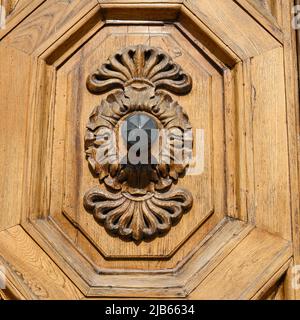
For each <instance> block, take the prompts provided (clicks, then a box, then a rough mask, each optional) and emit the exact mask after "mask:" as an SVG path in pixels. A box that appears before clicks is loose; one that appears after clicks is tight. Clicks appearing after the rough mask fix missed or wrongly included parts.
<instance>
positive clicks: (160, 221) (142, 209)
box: [84, 45, 193, 241]
mask: <svg viewBox="0 0 300 320" xmlns="http://www.w3.org/2000/svg"><path fill="white" fill-rule="evenodd" d="M87 87H88V89H89V90H90V92H91V93H94V94H97V93H102V92H105V91H108V90H111V89H115V88H121V90H118V91H116V92H115V93H113V94H110V95H109V96H108V97H107V98H106V100H102V101H101V103H100V104H99V105H98V106H96V107H95V109H94V110H93V112H92V114H91V116H90V118H89V122H88V124H87V132H86V135H85V149H86V154H87V159H88V161H89V165H90V167H91V168H92V171H93V173H94V174H96V175H98V176H99V180H100V182H103V183H104V184H105V185H106V187H107V188H106V190H101V189H100V188H98V187H97V186H96V187H93V188H92V189H90V190H89V191H87V193H86V194H85V196H84V206H85V208H86V209H87V210H89V211H92V212H93V214H94V218H95V220H96V221H98V222H100V223H103V224H104V226H105V228H106V230H108V231H109V232H112V233H117V234H118V235H119V236H121V237H126V238H132V239H134V240H135V241H140V240H142V239H143V238H153V237H155V236H156V235H157V234H163V233H166V232H167V231H169V230H170V228H171V225H172V224H175V223H177V222H179V220H180V219H181V217H182V215H183V213H185V212H187V211H188V210H189V209H190V208H191V207H192V203H193V196H192V194H191V193H190V192H189V191H188V190H186V189H178V188H176V187H172V184H174V183H176V182H177V181H178V179H179V176H180V175H184V172H185V169H186V167H187V166H188V161H189V158H191V152H192V140H191V139H192V132H191V125H190V122H189V120H188V115H187V114H186V113H185V112H184V111H183V109H182V107H181V106H180V105H179V104H178V103H177V102H176V101H174V100H173V99H172V97H171V96H170V95H168V94H167V93H166V91H169V92H174V93H177V94H186V93H189V92H190V91H191V88H192V79H191V77H190V76H189V75H187V74H186V73H185V72H184V71H183V70H182V69H181V67H180V66H179V65H178V64H176V63H174V62H173V61H172V58H171V57H170V56H168V54H166V53H165V52H163V51H162V50H161V49H159V48H155V47H149V46H145V45H137V46H132V47H127V48H123V49H121V51H119V52H117V53H115V54H114V55H113V56H111V57H110V58H109V60H108V61H107V62H106V63H104V64H103V65H102V66H101V67H100V68H99V69H98V70H97V71H95V72H94V73H92V74H91V75H90V76H89V77H88V79H87ZM188 133H190V140H189V141H186V140H187V136H188ZM142 134H145V135H146V136H145V135H144V136H143V135H142ZM130 135H131V136H132V137H130ZM133 135H134V136H133ZM137 137H138V138H139V140H140V141H137ZM129 138H132V142H131V143H129V142H128V139H129ZM148 138H149V139H148ZM148 140H149V141H148ZM137 143H141V144H142V145H141V147H138V148H137V149H136V150H134V147H135V146H136V145H137ZM155 148H158V149H159V150H158V151H157V152H156V153H155V156H154V151H155V150H154V149H155ZM132 151H133V152H132ZM137 152H138V153H139V156H137V155H136V154H137ZM121 153H122V155H121Z"/></svg>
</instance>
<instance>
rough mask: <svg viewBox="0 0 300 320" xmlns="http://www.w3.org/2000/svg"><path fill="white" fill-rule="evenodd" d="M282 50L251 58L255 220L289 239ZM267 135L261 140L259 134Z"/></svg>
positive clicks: (260, 225)
mask: <svg viewBox="0 0 300 320" xmlns="http://www.w3.org/2000/svg"><path fill="white" fill-rule="evenodd" d="M282 61H283V50H282V49H275V50H273V51H270V52H268V53H267V54H265V55H261V56H258V57H255V58H253V59H252V60H251V80H252V88H251V90H252V98H251V99H252V112H253V118H252V119H253V128H254V130H253V140H254V145H253V148H254V150H253V154H254V180H255V206H256V210H255V212H256V215H255V221H256V225H257V227H260V228H262V229H266V230H268V231H270V232H272V233H275V234H278V235H280V236H282V237H283V238H285V239H291V214H290V189H289V185H290V181H289V172H288V170H289V169H288V168H289V158H288V140H287V139H288V138H287V124H286V95H285V82H284V81H285V80H284V79H285V78H284V67H283V65H282ZM263 136H264V137H266V138H265V139H262V137H263Z"/></svg>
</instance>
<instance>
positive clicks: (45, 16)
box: [3, 0, 97, 54]
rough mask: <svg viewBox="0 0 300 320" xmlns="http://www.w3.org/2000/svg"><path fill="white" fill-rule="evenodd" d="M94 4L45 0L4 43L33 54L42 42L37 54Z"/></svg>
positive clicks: (78, 1) (95, 3)
mask: <svg viewBox="0 0 300 320" xmlns="http://www.w3.org/2000/svg"><path fill="white" fill-rule="evenodd" d="M96 5H97V1H96V0H93V1H89V0H71V1H59V0H47V1H46V2H44V3H43V4H42V5H41V6H40V7H39V8H38V9H37V10H35V11H34V12H33V13H32V14H31V15H30V16H29V17H28V18H27V19H25V20H24V21H23V22H22V24H21V25H19V26H18V27H17V28H15V29H14V30H13V31H12V32H11V33H10V34H9V35H8V36H7V37H6V38H5V39H4V40H3V43H5V44H6V45H9V46H13V47H15V48H17V49H19V50H21V51H24V52H26V53H28V54H33V52H34V51H35V50H37V49H38V48H39V47H40V46H42V45H43V47H42V48H40V50H39V51H38V52H37V53H36V54H39V53H41V52H42V51H44V50H45V49H46V48H48V47H49V45H50V44H51V43H53V42H55V41H56V39H58V38H59V37H60V36H62V35H63V34H64V33H65V32H66V31H67V30H68V29H69V28H70V27H71V26H72V25H73V24H74V23H76V22H77V21H78V20H80V19H81V18H82V17H83V16H84V15H85V14H87V13H88V12H89V11H90V10H91V9H92V8H94V7H95V6H96Z"/></svg>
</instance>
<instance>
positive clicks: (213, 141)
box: [0, 0, 300, 299]
mask: <svg viewBox="0 0 300 320" xmlns="http://www.w3.org/2000/svg"><path fill="white" fill-rule="evenodd" d="M0 3H1V4H4V3H5V8H6V16H7V17H6V28H5V29H1V30H0V40H1V41H0V69H1V72H0V94H1V100H0V110H1V117H0V125H1V128H0V129H1V130H0V132H1V134H0V145H1V151H2V152H1V156H0V168H1V171H0V189H1V197H0V206H1V208H2V211H1V213H0V264H1V265H4V267H5V268H6V275H7V281H6V283H7V288H6V289H5V290H2V291H1V293H0V296H1V298H3V299H85V298H89V299H90V298H113V297H117V298H128V297H129V298H159V299H161V298H181V299H300V294H299V291H297V290H295V289H294V288H293V287H292V280H293V266H295V265H297V264H299V263H300V236H299V230H298V225H299V221H300V216H299V212H300V210H299V172H298V170H299V159H298V154H299V142H298V141H299V139H298V137H299V99H298V83H297V72H296V66H297V56H296V46H297V43H296V33H295V31H294V30H293V29H292V27H291V19H292V16H291V10H292V5H293V1H292V0H287V1H284V0H224V1H219V0H182V1H181V0H162V1H158V0H151V1H148V0H131V1H118V0H92V1H90V0H70V1H58V0H35V1H27V0H19V1H14V0H2V1H1V2H0ZM124 48H135V50H136V48H139V50H140V51H139V52H142V51H143V50H144V49H143V50H141V49H142V48H154V49H153V50H154V51H155V50H161V51H162V52H164V54H165V56H167V57H168V59H169V62H170V61H171V62H172V63H174V64H173V66H174V65H175V66H177V65H178V66H180V68H181V69H180V70H183V71H182V72H184V74H185V75H186V78H185V80H186V81H185V83H183V85H182V86H176V85H175V86H174V84H173V85H171V86H170V82H169V83H168V85H166V83H163V82H161V83H160V84H159V86H158V87H157V91H160V90H161V89H163V90H167V91H168V92H167V93H165V94H167V95H168V96H169V97H170V98H168V99H169V101H172V103H175V101H176V103H178V105H180V106H181V107H182V109H178V110H179V114H178V115H179V117H178V118H180V115H181V112H183V111H184V112H186V114H187V116H188V121H187V122H184V123H181V125H182V126H183V127H184V126H187V125H188V126H190V127H192V128H193V130H194V137H195V136H196V129H201V131H200V132H201V135H200V136H199V137H198V139H196V140H197V141H194V146H193V153H194V155H196V149H197V148H198V149H200V150H202V151H203V150H204V152H203V154H201V153H200V154H201V156H202V157H200V158H203V159H202V160H201V161H200V163H198V166H199V167H198V168H197V167H196V168H195V166H194V167H193V166H190V167H191V168H192V169H195V170H196V169H197V170H198V171H197V170H196V171H197V172H196V174H186V175H185V176H184V177H182V176H180V177H177V173H178V172H175V171H176V170H175V171H174V172H173V173H172V177H171V178H172V185H171V191H166V193H168V192H174V191H172V190H187V192H186V194H191V198H193V206H191V201H188V202H189V203H187V208H186V209H189V212H188V213H187V214H186V215H184V217H183V218H181V219H178V220H176V223H175V224H174V225H173V226H172V228H170V230H169V231H168V233H162V234H161V235H159V236H157V237H155V238H151V241H149V239H146V237H144V235H142V234H141V232H140V231H139V229H138V228H136V229H135V231H134V237H135V238H136V240H141V239H142V238H143V239H144V240H145V241H128V239H127V240H126V239H123V238H121V237H119V236H111V234H109V233H108V232H107V231H106V230H105V228H102V227H100V226H99V224H98V223H97V221H95V219H94V217H93V215H91V214H89V213H87V211H86V209H85V207H84V203H83V199H84V195H85V194H86V192H87V191H88V190H94V191H95V189H92V188H93V187H94V186H97V190H96V193H98V196H99V194H100V193H101V197H102V196H103V192H104V191H105V192H107V190H106V189H104V187H103V184H102V185H101V186H100V187H99V178H101V172H103V170H98V169H99V168H98V167H97V168H96V166H95V168H94V170H90V168H89V167H88V164H87V159H86V154H85V151H89V148H90V147H91V145H89V144H88V143H86V145H85V142H87V140H88V139H86V141H84V140H85V139H84V137H85V134H86V130H87V128H86V126H87V123H88V119H89V118H90V115H91V112H92V110H93V108H95V106H98V105H99V103H101V101H111V97H112V95H114V96H116V95H117V94H118V90H119V92H121V93H119V94H121V95H122V94H123V91H124V85H123V84H122V83H120V82H118V81H117V82H118V83H117V82H116V81H115V80H116V79H113V80H111V79H112V78H113V77H108V78H109V79H108V78H107V76H106V75H105V76H103V72H104V71H105V72H107V71H108V70H103V69H101V65H102V64H103V63H104V62H105V61H106V59H107V58H108V57H110V56H113V55H114V54H115V53H116V52H124ZM157 48H160V49H157ZM120 50H121V51H120ZM122 50H123V51H122ZM141 57H142V55H139V58H137V61H136V62H137V65H138V66H143V65H144V64H143V59H142V58H141ZM172 63H171V64H172ZM99 68H100V69H99ZM178 68H179V67H178ZM97 69H98V70H100V71H96V73H95V70H97ZM137 70H141V68H140V67H139V68H137ZM109 71H111V67H109ZM109 71H108V73H109ZM97 72H98V73H97ZM99 72H100V73H101V72H102V74H100V76H99ZM91 75H92V76H91ZM95 75H96V76H95ZM97 77H98V78H97ZM86 79H89V80H88V88H89V89H90V91H89V90H88V89H87V87H86ZM95 79H96V80H99V79H100V80H101V81H102V80H104V82H105V84H103V83H101V84H100V85H99V81H94V80H95ZM191 79H192V82H193V84H192V85H191V82H190V80H191ZM127 80H128V79H125V80H124V81H125V82H126V81H127ZM101 81H100V82H101ZM107 81H108V82H107ZM112 83H113V84H114V85H113V86H111V84H112ZM116 86H118V88H116ZM104 89H105V90H104ZM108 89H109V90H111V91H110V92H107V90H108ZM155 94H156V93H155ZM137 99H138V100H141V101H143V103H144V101H145V100H147V99H149V95H148V92H145V93H144V95H143V96H142V95H141V96H139V97H138V98H137ZM143 103H142V104H143ZM135 104H136V103H135ZM142 104H141V103H140V105H142ZM96 109H97V108H96ZM97 110H98V109H97ZM97 110H96V111H97ZM100 111H101V110H100ZM101 112H102V111H101ZM143 112H144V111H143ZM96 113H97V112H96ZM90 124H91V121H90V123H89V124H88V127H90ZM94 129H95V128H92V130H91V131H93V130H94ZM197 143H198V145H197ZM85 147H87V148H85ZM90 151H91V150H90ZM198 156H199V153H198ZM102 169H103V168H102ZM111 173H113V174H114V171H113V172H111V171H108V174H109V175H110V174H111ZM107 177H108V175H105V177H102V178H103V179H104V178H107ZM102 178H101V179H102ZM175 178H176V179H175ZM177 178H178V179H177ZM101 179H100V180H101ZM103 179H102V180H103ZM108 182H109V181H108ZM101 188H102V189H101ZM172 188H174V189H172ZM99 190H100V191H99ZM111 194H114V196H115V195H116V194H117V193H111V192H110V193H109V195H111ZM163 194H164V193H160V195H163ZM88 195H89V194H88ZM109 195H108V194H105V196H107V197H108V196H109ZM181 195H182V194H181ZM178 197H179V195H178V194H176V197H175V198H176V199H177V200H178ZM191 198H189V199H190V200H191ZM94 200H95V199H94V198H93V197H88V196H87V197H86V205H88V206H90V209H92V210H91V211H93V210H94V209H95V208H96V207H97V205H98V204H99V203H102V202H101V201H100V200H102V198H101V199H99V198H98V200H99V201H98V200H97V201H98V202H99V203H94ZM113 200H116V201H118V199H115V198H114V199H113ZM183 202H184V201H183ZM170 203H171V202H170ZM110 204H111V205H112V203H110ZM115 205H116V208H117V210H121V209H122V207H120V206H119V205H118V203H117V202H116V203H115ZM93 206H94V207H93ZM92 207H93V208H92ZM114 208H115V207H114ZM105 212H106V211H105ZM124 212H128V211H126V210H125V211H124ZM136 212H137V211H136ZM154 233H155V232H154ZM155 235H158V234H156V233H155Z"/></svg>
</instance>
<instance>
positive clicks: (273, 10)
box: [235, 0, 283, 43]
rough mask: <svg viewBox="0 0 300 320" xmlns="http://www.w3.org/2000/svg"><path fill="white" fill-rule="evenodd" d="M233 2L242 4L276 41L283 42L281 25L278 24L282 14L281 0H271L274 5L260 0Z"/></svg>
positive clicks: (238, 0) (236, 0)
mask: <svg viewBox="0 0 300 320" xmlns="http://www.w3.org/2000/svg"><path fill="white" fill-rule="evenodd" d="M235 2H236V3H238V4H239V5H240V6H242V7H243V8H244V9H245V11H247V12H248V13H249V14H250V15H251V16H252V17H253V18H255V19H256V20H257V21H258V22H259V23H260V24H261V25H262V26H263V27H264V28H265V29H266V30H267V31H268V32H270V33H271V34H272V35H273V36H274V37H275V38H276V39H277V40H278V41H280V42H281V43H283V32H282V27H281V25H279V22H281V19H280V18H281V16H282V5H281V0H275V1H273V2H274V6H270V5H269V4H268V3H267V1H261V0H235ZM277 18H278V19H277Z"/></svg>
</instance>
